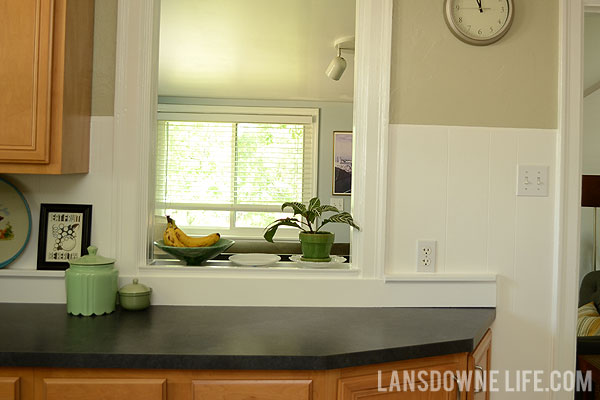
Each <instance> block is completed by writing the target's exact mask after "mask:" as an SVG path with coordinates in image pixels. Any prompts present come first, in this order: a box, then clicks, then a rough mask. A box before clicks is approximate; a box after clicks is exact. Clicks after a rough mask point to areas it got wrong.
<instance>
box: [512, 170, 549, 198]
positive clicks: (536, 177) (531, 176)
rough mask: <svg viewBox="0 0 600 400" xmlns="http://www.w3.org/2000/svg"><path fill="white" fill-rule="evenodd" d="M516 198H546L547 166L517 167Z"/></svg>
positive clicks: (547, 183) (547, 184)
mask: <svg viewBox="0 0 600 400" xmlns="http://www.w3.org/2000/svg"><path fill="white" fill-rule="evenodd" d="M518 169H519V173H518V177H517V196H537V197H546V196H548V186H549V184H550V182H549V179H548V170H549V168H548V166H547V165H519V168H518Z"/></svg>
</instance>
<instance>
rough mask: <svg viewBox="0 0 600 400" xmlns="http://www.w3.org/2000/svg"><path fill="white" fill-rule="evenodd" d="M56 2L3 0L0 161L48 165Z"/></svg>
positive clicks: (0, 8) (0, 19)
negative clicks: (52, 50)
mask: <svg viewBox="0 0 600 400" xmlns="http://www.w3.org/2000/svg"><path fill="white" fill-rule="evenodd" d="M53 6H54V0H19V1H15V0H0V161H2V162H13V163H23V162H24V163H48V162H49V141H50V95H51V93H50V88H51V72H50V71H51V62H50V60H51V56H50V54H51V47H52V46H51V39H52V34H51V32H52V10H53Z"/></svg>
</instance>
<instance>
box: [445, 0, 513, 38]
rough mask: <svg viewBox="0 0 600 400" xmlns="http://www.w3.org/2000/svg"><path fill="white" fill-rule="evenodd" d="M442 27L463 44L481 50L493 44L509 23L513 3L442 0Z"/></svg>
mask: <svg viewBox="0 0 600 400" xmlns="http://www.w3.org/2000/svg"><path fill="white" fill-rule="evenodd" d="M445 1H446V3H445V6H444V8H445V12H444V16H445V18H446V24H448V28H450V31H451V32H452V33H453V34H454V36H456V37H457V38H459V39H460V40H462V41H463V42H465V43H468V44H473V45H477V46H485V45H488V44H492V43H494V42H497V41H498V40H500V39H501V38H502V36H504V35H505V34H506V32H508V30H509V29H510V25H511V24H512V21H513V16H514V8H513V0H445Z"/></svg>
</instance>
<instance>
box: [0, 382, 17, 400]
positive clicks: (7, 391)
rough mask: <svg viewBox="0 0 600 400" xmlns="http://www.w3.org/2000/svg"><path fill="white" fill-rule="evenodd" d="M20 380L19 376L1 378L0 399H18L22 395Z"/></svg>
mask: <svg viewBox="0 0 600 400" xmlns="http://www.w3.org/2000/svg"><path fill="white" fill-rule="evenodd" d="M20 380H21V378H19V377H18V376H13V377H7V378H0V400H18V399H19V398H20V397H21V396H20V394H19V391H20V388H21V382H20Z"/></svg>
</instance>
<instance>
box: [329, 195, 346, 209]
mask: <svg viewBox="0 0 600 400" xmlns="http://www.w3.org/2000/svg"><path fill="white" fill-rule="evenodd" d="M329 205H331V206H334V207H335V208H337V209H338V210H340V211H344V199H343V198H342V197H332V198H330V199H329Z"/></svg>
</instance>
